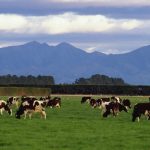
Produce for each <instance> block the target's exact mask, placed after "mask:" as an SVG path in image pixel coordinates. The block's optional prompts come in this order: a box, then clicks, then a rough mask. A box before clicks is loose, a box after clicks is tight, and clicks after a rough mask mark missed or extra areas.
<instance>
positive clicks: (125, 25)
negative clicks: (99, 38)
mask: <svg viewBox="0 0 150 150" xmlns="http://www.w3.org/2000/svg"><path fill="white" fill-rule="evenodd" d="M149 25H150V21H149V20H136V19H113V18H108V17H106V16H104V15H79V14H76V13H64V14H59V15H47V16H22V15H15V14H0V32H7V33H18V34H66V33H112V32H114V33H119V32H124V33H130V32H135V33H136V32H137V31H138V30H139V31H140V30H142V32H143V31H144V28H146V30H147V29H149V28H150V27H149ZM143 27H144V28H143Z"/></svg>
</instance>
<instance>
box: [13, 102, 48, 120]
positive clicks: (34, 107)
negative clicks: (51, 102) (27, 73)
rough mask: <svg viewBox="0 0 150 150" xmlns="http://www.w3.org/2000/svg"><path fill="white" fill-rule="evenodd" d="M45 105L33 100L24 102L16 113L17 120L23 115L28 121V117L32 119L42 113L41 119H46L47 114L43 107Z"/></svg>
mask: <svg viewBox="0 0 150 150" xmlns="http://www.w3.org/2000/svg"><path fill="white" fill-rule="evenodd" d="M44 103H45V102H41V101H38V100H32V99H31V100H29V99H27V100H24V101H23V102H22V103H21V105H20V107H19V109H18V110H17V112H16V118H17V119H20V118H21V115H23V114H24V119H26V116H27V114H28V115H29V118H30V119H31V117H32V114H33V113H40V114H41V118H42V117H43V118H45V119H46V112H45V108H44V107H43V106H45V105H46V104H44Z"/></svg>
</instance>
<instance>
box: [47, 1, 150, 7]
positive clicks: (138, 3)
mask: <svg viewBox="0 0 150 150" xmlns="http://www.w3.org/2000/svg"><path fill="white" fill-rule="evenodd" d="M46 1H47V2H58V3H67V4H68V3H69V4H71V3H74V4H84V5H89V6H90V5H95V6H97V5H99V6H150V1H149V0H125V1H120V0H82V1H81V0H46Z"/></svg>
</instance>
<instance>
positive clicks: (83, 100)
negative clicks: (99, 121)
mask: <svg viewBox="0 0 150 150" xmlns="http://www.w3.org/2000/svg"><path fill="white" fill-rule="evenodd" d="M90 99H91V97H90V96H84V97H82V99H81V104H83V103H85V102H88V103H89V102H90Z"/></svg>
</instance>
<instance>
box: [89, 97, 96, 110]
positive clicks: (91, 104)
mask: <svg viewBox="0 0 150 150" xmlns="http://www.w3.org/2000/svg"><path fill="white" fill-rule="evenodd" d="M90 106H92V108H96V107H97V101H96V100H95V99H93V98H92V99H90Z"/></svg>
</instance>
